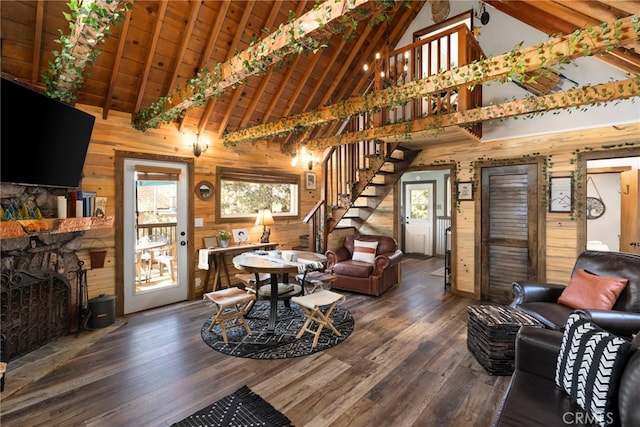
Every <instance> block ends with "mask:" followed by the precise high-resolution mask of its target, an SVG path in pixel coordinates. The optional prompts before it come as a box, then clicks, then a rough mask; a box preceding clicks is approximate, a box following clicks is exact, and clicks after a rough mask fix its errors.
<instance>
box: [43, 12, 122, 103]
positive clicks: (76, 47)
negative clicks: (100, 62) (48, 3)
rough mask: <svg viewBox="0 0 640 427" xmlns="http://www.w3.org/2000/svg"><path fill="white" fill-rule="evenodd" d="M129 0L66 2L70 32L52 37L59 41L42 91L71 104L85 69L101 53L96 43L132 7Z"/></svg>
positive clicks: (100, 41) (104, 36)
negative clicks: (57, 37) (58, 36)
mask: <svg viewBox="0 0 640 427" xmlns="http://www.w3.org/2000/svg"><path fill="white" fill-rule="evenodd" d="M130 1H131V0H94V1H83V0H70V1H69V3H68V4H67V6H68V7H69V10H70V11H71V13H64V12H63V15H64V17H65V19H66V20H67V21H68V22H69V29H70V33H69V34H68V35H67V34H63V33H62V30H59V31H60V38H59V39H57V40H55V42H56V43H59V44H60V45H61V48H60V52H58V51H54V52H53V56H54V60H53V61H49V64H48V66H47V71H46V72H45V73H44V74H43V75H42V78H43V80H44V82H45V84H46V90H45V93H46V95H48V96H49V97H51V98H54V99H59V100H61V101H63V102H67V103H69V104H73V103H74V102H75V101H76V91H77V90H78V89H79V88H80V87H81V86H82V84H83V83H84V76H83V75H82V74H83V72H84V70H85V69H86V68H87V67H89V66H91V65H92V64H94V63H95V60H96V58H97V56H98V54H99V53H100V51H99V50H98V49H97V46H100V45H102V44H104V42H105V39H106V38H107V37H108V36H109V34H110V33H111V24H118V23H119V22H121V21H122V20H123V19H124V16H125V13H126V11H127V10H129V9H130V8H131V7H132V4H131V3H130Z"/></svg>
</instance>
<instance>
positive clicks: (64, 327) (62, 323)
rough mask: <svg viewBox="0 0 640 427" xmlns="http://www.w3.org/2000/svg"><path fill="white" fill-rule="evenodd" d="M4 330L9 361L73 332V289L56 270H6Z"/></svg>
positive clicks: (0, 304) (0, 320) (0, 318)
mask: <svg viewBox="0 0 640 427" xmlns="http://www.w3.org/2000/svg"><path fill="white" fill-rule="evenodd" d="M0 280H1V283H0V285H1V300H0V330H1V332H2V335H3V338H4V339H5V345H6V352H7V354H6V355H3V356H4V357H5V358H7V360H11V359H14V358H16V357H19V356H21V355H23V354H26V353H29V352H31V351H33V350H36V349H38V348H40V347H42V346H43V345H45V344H47V343H49V342H51V341H53V340H54V339H56V338H59V337H62V336H64V335H67V334H68V333H69V325H70V323H69V320H70V309H69V307H70V300H71V287H70V285H69V281H68V280H67V279H65V278H64V277H63V276H61V275H60V274H58V273H56V272H53V271H3V272H2V273H1V276H0Z"/></svg>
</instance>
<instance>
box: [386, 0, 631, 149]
mask: <svg viewBox="0 0 640 427" xmlns="http://www.w3.org/2000/svg"><path fill="white" fill-rule="evenodd" d="M450 5H451V11H450V13H449V17H453V16H456V15H458V14H460V13H463V12H465V11H468V10H470V9H474V8H475V10H476V11H477V10H478V8H479V6H478V5H479V2H478V1H466V0H455V1H451V2H450ZM486 9H487V12H489V15H490V20H489V23H488V24H487V25H485V26H483V25H482V24H481V23H480V21H479V20H478V19H474V26H475V27H476V28H478V29H479V30H480V35H479V36H478V41H479V42H480V45H481V46H482V49H483V51H484V53H485V54H486V55H487V56H496V55H501V54H504V53H508V52H510V51H511V50H513V49H514V47H516V46H517V45H518V44H519V43H520V42H523V44H522V47H528V46H534V45H537V44H538V43H539V42H544V41H546V40H548V39H549V37H548V36H547V35H546V34H544V33H542V32H540V31H538V30H536V29H534V28H532V27H529V26H528V25H525V24H523V23H522V22H520V21H518V20H516V19H513V18H511V17H509V16H507V15H505V14H503V13H502V12H499V11H497V10H496V9H494V8H493V7H491V6H486ZM430 25H433V20H432V19H431V8H430V6H429V4H428V3H427V4H425V6H424V7H423V8H422V10H421V11H420V13H419V14H418V16H417V17H416V19H415V20H414V21H413V23H412V24H411V25H410V27H409V29H408V30H407V32H406V33H405V34H404V35H403V37H402V38H401V40H400V42H399V43H398V45H397V47H400V46H405V45H407V44H409V43H411V42H412V40H413V33H414V32H415V31H417V30H420V29H422V28H425V27H428V26H430ZM556 69H557V70H558V71H560V72H561V73H562V74H563V75H565V76H566V77H567V78H568V79H570V80H573V81H576V82H577V83H578V86H584V85H587V84H589V85H591V84H597V83H604V82H608V81H612V80H621V79H625V78H627V77H626V75H625V73H623V72H621V71H619V70H617V69H615V68H613V67H611V66H609V65H607V64H606V63H604V62H602V61H600V60H598V59H596V58H592V57H588V58H579V59H577V60H575V61H573V62H572V63H571V64H565V65H563V66H562V67H561V68H556ZM482 90H483V104H484V105H491V104H496V103H500V102H504V101H509V100H513V99H521V98H523V97H525V96H532V94H531V93H529V92H527V91H526V90H524V89H522V88H520V87H519V86H518V85H516V84H515V83H508V84H498V83H490V84H484V85H483V89H482ZM639 102H640V101H639V100H638V99H637V97H636V99H635V102H633V100H623V101H615V102H613V103H609V104H605V105H601V106H587V107H586V111H580V110H579V109H578V110H576V109H571V110H563V111H560V112H557V113H555V112H552V113H546V114H544V115H537V116H535V117H533V118H527V119H522V118H520V119H508V120H505V121H500V122H494V123H488V122H485V123H484V124H483V137H482V140H483V141H492V140H499V139H504V138H513V137H522V136H529V135H541V134H548V133H555V132H560V131H568V130H575V129H587V128H596V127H601V126H603V125H616V124H625V123H634V122H638V121H640V104H639Z"/></svg>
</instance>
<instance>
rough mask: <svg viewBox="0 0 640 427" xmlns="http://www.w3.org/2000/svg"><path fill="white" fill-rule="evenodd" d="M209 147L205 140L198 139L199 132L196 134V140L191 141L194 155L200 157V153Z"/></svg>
mask: <svg viewBox="0 0 640 427" xmlns="http://www.w3.org/2000/svg"><path fill="white" fill-rule="evenodd" d="M208 148H209V144H207V143H206V142H202V141H200V134H199V133H197V134H196V142H194V143H193V155H194V156H196V157H200V154H202V153H204V152H205V151H207V149H208Z"/></svg>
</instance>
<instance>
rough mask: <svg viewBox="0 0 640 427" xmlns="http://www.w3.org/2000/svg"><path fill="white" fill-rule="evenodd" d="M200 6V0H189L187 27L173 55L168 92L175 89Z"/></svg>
mask: <svg viewBox="0 0 640 427" xmlns="http://www.w3.org/2000/svg"><path fill="white" fill-rule="evenodd" d="M200 6H202V2H201V1H194V2H191V13H190V14H189V20H188V21H187V27H186V28H185V29H184V34H183V36H182V42H181V43H180V48H179V49H178V53H177V54H176V56H175V57H174V63H173V72H172V73H171V82H170V83H169V94H170V93H172V92H173V91H174V90H175V88H176V85H177V84H178V75H179V73H180V66H181V65H182V62H183V60H184V55H185V53H186V52H187V47H189V40H190V39H191V34H193V28H194V27H195V25H196V18H197V17H198V11H200Z"/></svg>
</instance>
